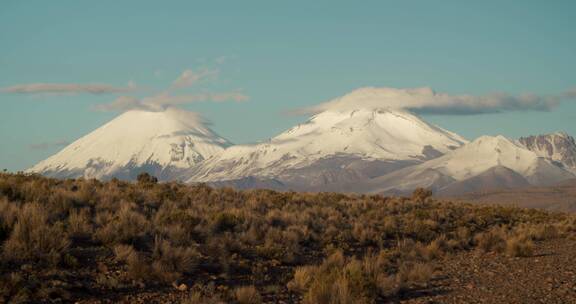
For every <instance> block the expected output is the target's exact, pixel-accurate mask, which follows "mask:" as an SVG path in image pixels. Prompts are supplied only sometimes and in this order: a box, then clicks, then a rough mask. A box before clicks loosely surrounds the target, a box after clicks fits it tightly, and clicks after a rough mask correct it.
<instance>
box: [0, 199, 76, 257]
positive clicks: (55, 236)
mask: <svg viewBox="0 0 576 304" xmlns="http://www.w3.org/2000/svg"><path fill="white" fill-rule="evenodd" d="M46 213H47V212H46V210H45V209H44V208H43V207H42V205H40V204H37V203H32V204H25V205H24V206H23V207H22V209H21V210H20V212H19V214H18V219H17V221H16V224H15V225H14V229H13V231H12V233H11V234H10V237H9V238H8V239H7V240H6V241H5V242H4V246H3V256H4V257H5V258H6V259H7V260H10V261H48V262H50V263H52V264H57V263H58V262H60V259H61V258H62V255H63V254H64V253H65V252H66V250H67V249H68V246H69V245H70V241H69V239H68V237H67V236H66V234H65V232H64V227H63V224H62V223H60V222H57V223H54V224H51V223H49V222H48V219H47V216H46Z"/></svg>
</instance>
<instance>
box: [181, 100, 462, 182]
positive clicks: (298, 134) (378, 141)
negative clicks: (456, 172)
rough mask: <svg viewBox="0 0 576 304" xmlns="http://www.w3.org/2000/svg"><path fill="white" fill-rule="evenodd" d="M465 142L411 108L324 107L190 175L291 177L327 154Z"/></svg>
mask: <svg viewBox="0 0 576 304" xmlns="http://www.w3.org/2000/svg"><path fill="white" fill-rule="evenodd" d="M465 142H466V140H465V139H463V138H462V137H460V136H458V135H456V134H454V133H451V132H449V131H446V130H443V129H441V128H439V127H436V126H433V125H431V124H428V123H426V122H424V121H422V120H421V119H419V118H418V117H416V116H415V115H413V114H411V113H409V112H406V111H402V110H391V109H363V108H362V107H361V105H360V106H359V107H358V108H355V109H351V110H350V109H346V110H327V111H324V112H322V113H320V114H317V115H315V116H313V117H312V118H311V119H310V120H308V121H307V122H305V123H303V124H300V125H298V126H295V127H293V128H291V129H289V130H287V131H285V132H283V133H282V134H280V135H278V136H276V137H274V138H272V139H270V140H269V141H267V142H264V143H260V144H255V145H241V146H233V147H230V148H228V149H226V150H225V151H224V152H223V153H221V154H219V155H217V156H215V157H214V158H212V159H210V160H208V161H206V162H204V163H203V164H201V165H200V166H199V167H198V168H197V169H194V170H192V172H190V173H189V176H188V177H189V179H188V181H190V182H196V181H217V180H230V179H237V178H242V177H246V176H260V177H270V178H276V177H282V178H284V179H286V178H288V179H292V178H294V177H295V176H296V175H298V174H301V173H302V172H297V170H300V169H304V168H306V167H310V166H313V165H314V164H318V162H319V161H321V160H322V161H324V163H326V162H327V159H331V158H339V159H340V160H346V161H340V162H338V163H339V164H338V166H340V167H343V166H345V165H346V164H347V163H351V162H354V161H356V162H357V161H359V160H366V161H375V160H377V161H386V162H389V163H393V162H406V161H410V162H412V163H414V162H421V161H423V160H426V159H430V158H434V157H438V156H440V155H443V154H444V153H446V152H448V151H451V150H452V149H455V148H457V147H459V146H460V145H462V144H463V143H465ZM333 163H336V162H333ZM355 166H357V167H358V165H357V164H356V165H355ZM322 169H323V170H326V169H327V168H325V166H324V167H323V168H322ZM289 171H290V172H289ZM287 174H288V175H290V176H286V175H287ZM283 175H284V176H283Z"/></svg>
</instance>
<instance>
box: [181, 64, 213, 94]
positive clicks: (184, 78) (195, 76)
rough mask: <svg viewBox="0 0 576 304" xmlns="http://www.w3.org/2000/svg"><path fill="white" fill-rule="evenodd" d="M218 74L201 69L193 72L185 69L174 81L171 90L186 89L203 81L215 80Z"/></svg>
mask: <svg viewBox="0 0 576 304" xmlns="http://www.w3.org/2000/svg"><path fill="white" fill-rule="evenodd" d="M219 73H220V72H219V71H218V70H209V69H203V70H199V71H196V72H195V71H192V70H190V69H187V70H184V71H183V72H182V74H180V76H178V78H176V80H174V82H173V83H172V88H174V89H180V88H187V87H190V86H193V85H195V84H196V83H198V82H200V81H202V80H205V79H215V78H217V77H218V74H219Z"/></svg>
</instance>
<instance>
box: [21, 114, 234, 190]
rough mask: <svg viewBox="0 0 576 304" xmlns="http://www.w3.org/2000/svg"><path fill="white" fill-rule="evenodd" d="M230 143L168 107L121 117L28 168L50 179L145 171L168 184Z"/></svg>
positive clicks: (127, 175) (130, 176)
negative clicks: (177, 174)
mask: <svg viewBox="0 0 576 304" xmlns="http://www.w3.org/2000/svg"><path fill="white" fill-rule="evenodd" d="M228 146H230V143H229V142H228V141H227V140H225V139H223V138H222V137H219V136H218V135H216V134H215V133H214V132H213V131H211V130H210V129H209V128H208V127H206V126H205V125H204V124H203V123H202V120H201V119H200V117H199V116H197V115H196V114H194V113H191V112H187V111H183V110H178V109H174V108H168V109H166V110H164V111H159V112H150V111H142V110H132V111H128V112H125V113H123V114H121V115H119V116H118V117H116V118H115V119H113V120H112V121H110V122H108V123H106V124H105V125H103V126H102V127H100V128H98V129H96V130H95V131H93V132H91V133H90V134H88V135H86V136H84V137H82V138H80V139H78V140H77V141H75V142H73V143H72V144H70V145H69V146H67V147H65V148H64V149H63V150H62V151H60V152H59V153H57V154H55V155H53V156H51V157H49V158H48V159H46V160H44V161H42V162H40V163H38V164H37V165H35V166H34V167H32V168H30V169H29V170H28V171H29V172H37V173H41V174H44V175H48V176H53V177H80V176H84V177H89V178H100V179H105V178H111V177H118V178H124V179H133V178H134V177H135V176H136V175H137V174H138V173H140V172H143V171H145V172H149V173H151V174H153V175H155V176H157V177H159V178H161V179H170V178H173V177H174V174H176V172H179V171H180V170H183V169H187V168H190V167H191V166H194V165H196V164H198V163H199V162H201V161H203V160H204V159H206V158H208V157H210V156H212V155H214V154H216V153H218V152H220V151H222V150H224V148H226V147H228Z"/></svg>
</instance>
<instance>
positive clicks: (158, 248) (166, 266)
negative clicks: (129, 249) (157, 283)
mask: <svg viewBox="0 0 576 304" xmlns="http://www.w3.org/2000/svg"><path fill="white" fill-rule="evenodd" d="M152 258H153V263H152V268H153V269H154V272H155V274H156V276H157V277H158V278H159V279H161V280H162V281H164V282H167V283H172V282H174V281H175V280H177V279H179V278H180V277H181V276H182V274H184V273H190V272H192V271H193V270H194V268H195V267H196V265H197V264H198V259H199V253H198V251H197V250H196V249H195V248H193V247H176V246H173V245H172V244H170V242H169V241H166V240H162V239H158V238H157V239H156V240H155V242H154V250H153V255H152Z"/></svg>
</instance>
